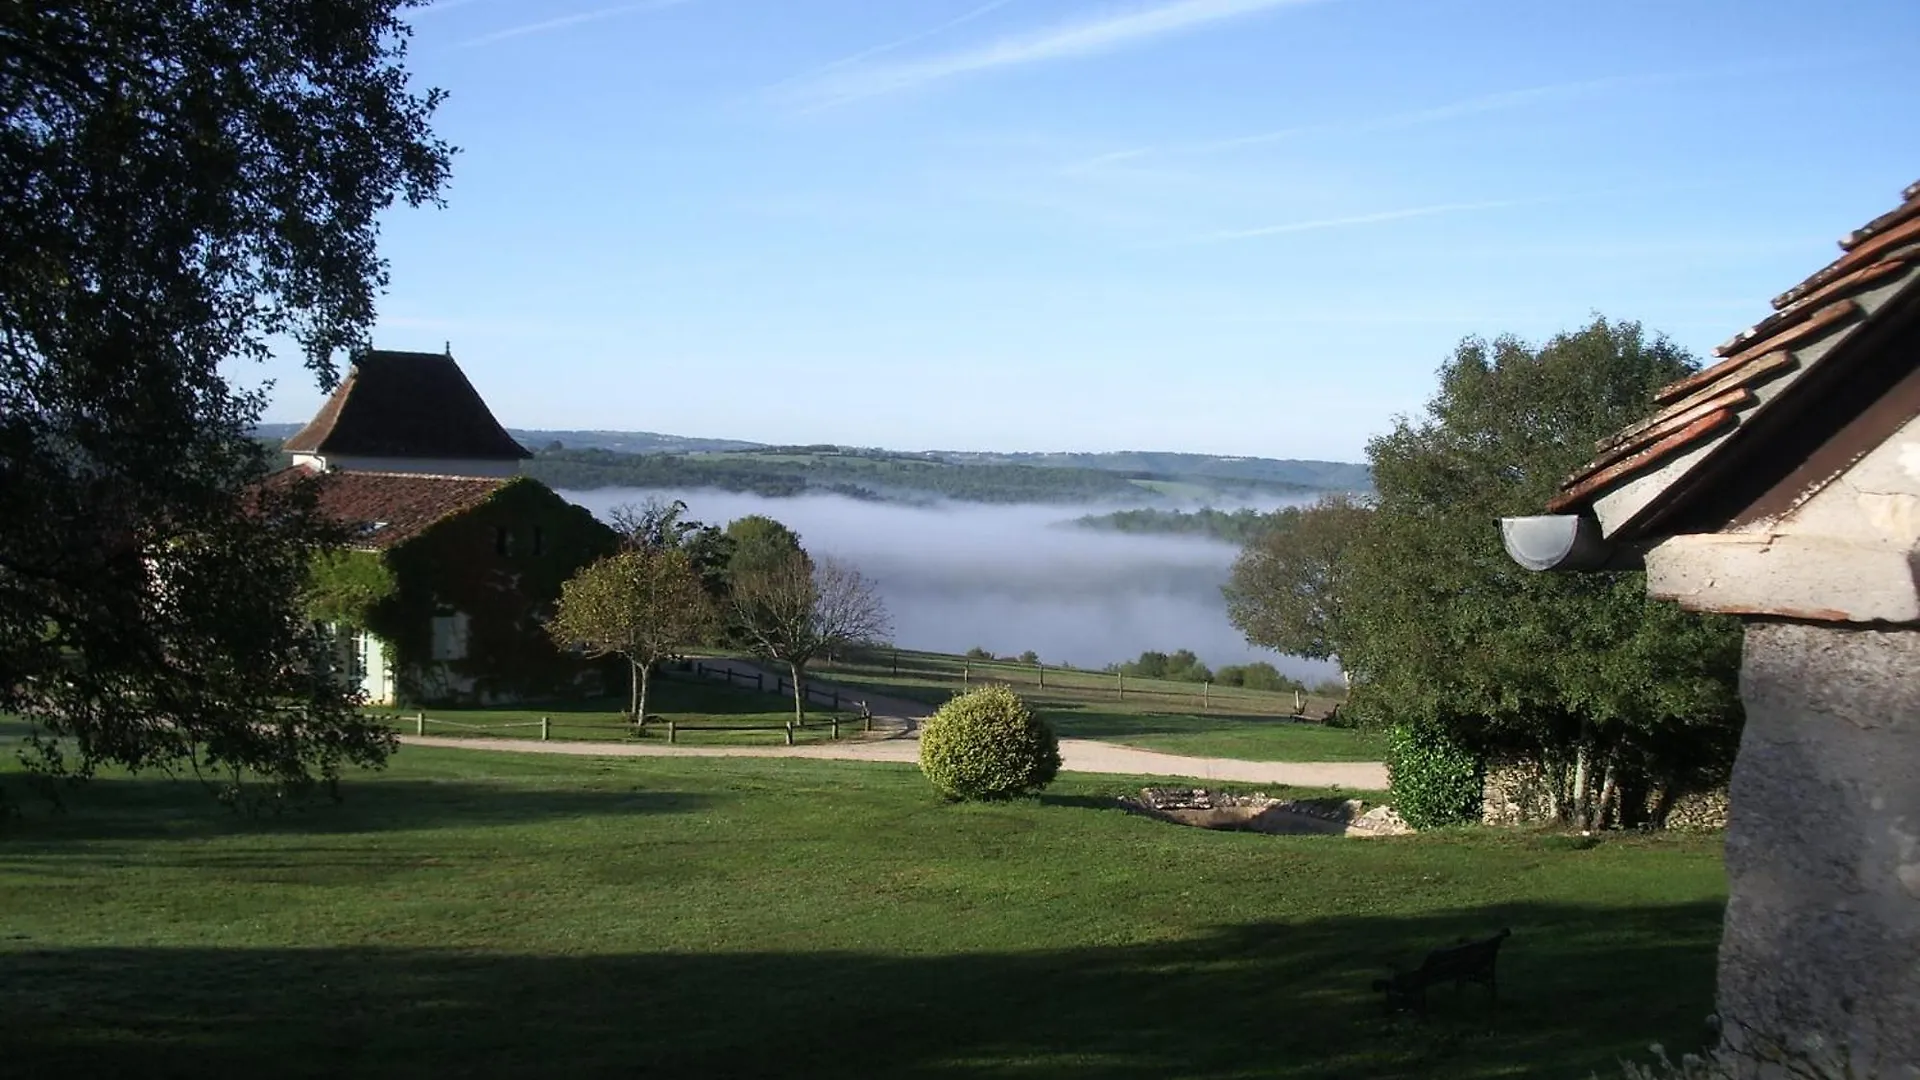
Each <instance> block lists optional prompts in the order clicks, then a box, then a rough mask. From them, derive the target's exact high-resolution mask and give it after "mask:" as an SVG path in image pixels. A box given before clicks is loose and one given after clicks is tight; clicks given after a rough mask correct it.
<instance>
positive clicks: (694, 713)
mask: <svg viewBox="0 0 1920 1080" xmlns="http://www.w3.org/2000/svg"><path fill="white" fill-rule="evenodd" d="M626 706H627V698H626V697H624V696H622V697H618V698H606V699H602V700H599V701H589V702H571V701H570V702H554V703H551V704H546V705H530V706H526V707H517V708H512V709H473V708H464V707H463V708H453V707H441V708H433V707H427V708H414V707H411V706H408V707H403V708H392V709H372V710H369V711H370V712H372V713H374V714H376V715H380V716H387V717H390V718H391V719H392V722H393V725H394V728H395V729H396V730H398V731H401V732H404V733H407V734H412V733H413V732H414V731H415V730H416V729H415V726H414V722H413V716H414V714H415V713H424V714H425V715H426V716H427V717H428V723H427V725H426V733H427V734H428V735H440V736H450V737H476V736H478V737H486V738H499V739H538V738H540V728H539V727H538V724H539V721H540V718H541V717H543V716H544V717H547V718H548V719H549V720H550V721H551V726H550V729H549V730H550V731H551V733H552V737H553V738H555V739H568V740H595V739H606V740H613V741H622V742H626V741H632V740H633V739H635V738H640V737H644V738H646V739H648V740H650V741H651V740H660V741H663V742H664V741H665V740H666V738H667V727H666V723H665V721H673V722H674V723H676V724H696V725H699V726H700V727H701V728H708V729H711V728H718V729H722V730H692V731H684V730H683V731H680V732H678V733H677V736H676V741H677V742H680V743H684V744H686V745H690V746H700V745H715V744H718V745H728V746H735V745H737V746H748V745H755V744H763V743H764V744H767V745H784V744H785V743H786V734H785V731H784V729H783V725H784V724H785V723H786V722H787V721H789V720H792V719H793V699H792V697H790V696H780V697H776V696H774V695H772V694H761V693H755V692H753V691H750V690H745V689H740V688H729V687H728V686H727V685H726V684H724V683H717V682H709V681H704V680H699V679H696V678H694V677H692V676H686V677H679V678H669V677H666V676H662V675H656V676H654V679H653V685H652V687H651V688H650V689H649V690H648V693H647V715H649V716H658V717H660V719H661V721H662V722H659V723H649V724H648V726H647V730H646V732H645V734H644V736H640V735H636V733H635V732H634V730H633V726H632V725H631V724H629V723H627V722H626V720H625V719H623V718H622V716H621V710H622V709H624V708H626ZM835 715H837V716H839V717H840V719H842V720H843V721H844V720H848V719H851V718H852V714H851V713H849V712H846V711H841V712H839V713H835V712H833V711H832V710H829V709H822V708H820V707H818V706H810V707H809V708H808V709H807V721H808V724H809V726H807V727H804V728H801V729H799V730H797V731H795V733H794V741H795V742H823V741H829V740H831V739H832V737H833V735H832V731H831V729H830V728H827V727H815V726H811V725H812V724H813V722H814V721H824V720H826V719H827V718H828V717H830V716H835ZM727 728H737V729H738V730H724V729H727ZM849 733H850V731H849V729H848V728H846V727H842V728H841V734H842V735H846V734H849Z"/></svg>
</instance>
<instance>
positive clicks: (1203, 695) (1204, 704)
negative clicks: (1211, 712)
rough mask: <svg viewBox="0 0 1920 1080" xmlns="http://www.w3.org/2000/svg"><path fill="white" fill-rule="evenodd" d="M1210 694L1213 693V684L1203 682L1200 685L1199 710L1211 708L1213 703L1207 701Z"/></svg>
mask: <svg viewBox="0 0 1920 1080" xmlns="http://www.w3.org/2000/svg"><path fill="white" fill-rule="evenodd" d="M1212 693H1213V684H1212V683H1211V682H1203V683H1201V684H1200V707H1201V708H1203V709H1211V708H1213V703H1212V702H1211V701H1209V700H1208V698H1209V696H1210V695H1211V694H1212Z"/></svg>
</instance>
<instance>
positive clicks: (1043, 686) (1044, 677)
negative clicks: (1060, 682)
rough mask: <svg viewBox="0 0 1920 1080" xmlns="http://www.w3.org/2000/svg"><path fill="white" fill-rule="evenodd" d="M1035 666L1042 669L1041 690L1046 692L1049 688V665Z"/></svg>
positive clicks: (1037, 664)
mask: <svg viewBox="0 0 1920 1080" xmlns="http://www.w3.org/2000/svg"><path fill="white" fill-rule="evenodd" d="M1033 666H1034V667H1036V668H1039V669H1040V689H1042V690H1045V689H1046V688H1047V665H1045V664H1039V663H1036V664H1034V665H1033Z"/></svg>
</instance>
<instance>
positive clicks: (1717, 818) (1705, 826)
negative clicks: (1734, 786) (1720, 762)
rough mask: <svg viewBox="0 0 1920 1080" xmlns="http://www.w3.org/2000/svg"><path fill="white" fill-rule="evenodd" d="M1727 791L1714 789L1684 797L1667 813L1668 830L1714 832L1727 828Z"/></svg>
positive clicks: (1691, 793) (1677, 800)
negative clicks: (1714, 830)
mask: <svg viewBox="0 0 1920 1080" xmlns="http://www.w3.org/2000/svg"><path fill="white" fill-rule="evenodd" d="M1727 805H1728V804H1727V789H1726V788H1724V787H1719V788H1714V789H1712V790H1709V791H1695V792H1690V793H1688V794H1686V795H1682V796H1680V797H1679V798H1677V799H1675V800H1674V801H1673V807H1672V808H1671V809H1669V810H1668V811H1667V828H1669V829H1694V830H1713V829H1724V828H1726V827H1727Z"/></svg>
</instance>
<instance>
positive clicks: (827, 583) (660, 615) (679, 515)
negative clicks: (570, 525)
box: [547, 499, 891, 729]
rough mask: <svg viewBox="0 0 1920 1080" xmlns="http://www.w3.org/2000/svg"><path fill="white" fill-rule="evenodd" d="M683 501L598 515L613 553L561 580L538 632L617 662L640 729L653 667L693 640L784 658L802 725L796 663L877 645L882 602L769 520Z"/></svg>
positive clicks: (883, 619) (861, 581)
mask: <svg viewBox="0 0 1920 1080" xmlns="http://www.w3.org/2000/svg"><path fill="white" fill-rule="evenodd" d="M686 509H687V505H686V504H685V503H683V502H679V501H675V502H672V503H666V502H662V501H660V500H657V499H655V500H649V501H648V502H646V503H643V504H640V505H635V506H623V507H619V508H616V509H615V510H614V511H613V512H612V513H611V514H610V515H609V516H610V518H611V520H612V524H613V526H614V528H615V530H616V531H617V532H618V533H619V534H620V549H619V550H618V551H616V552H615V553H614V554H612V555H609V556H607V557H606V558H603V559H600V560H598V561H596V562H594V563H591V564H589V565H587V566H585V567H582V568H581V569H580V571H579V572H578V573H576V574H575V575H574V576H573V577H572V578H571V579H570V580H568V581H567V582H566V583H565V584H564V585H562V586H561V593H560V601H559V603H558V604H557V605H556V610H555V613H554V616H553V618H552V619H551V620H550V621H549V622H548V624H547V629H548V632H549V633H550V634H551V635H552V637H553V639H554V641H555V642H557V643H558V644H559V645H561V647H563V648H576V649H579V650H580V651H581V652H582V653H584V654H586V655H588V656H619V657H622V658H623V659H625V660H626V662H627V665H628V668H629V670H630V672H631V679H630V693H629V710H630V712H631V714H632V716H633V721H634V724H635V725H636V726H638V727H640V728H642V729H644V728H645V727H646V723H647V691H648V688H649V684H650V682H651V679H652V674H653V671H654V669H655V668H656V667H658V666H659V665H660V664H661V663H662V662H663V661H666V660H669V659H674V658H677V657H680V656H683V655H685V653H686V652H687V651H688V650H690V649H693V648H697V647H700V646H724V647H728V648H738V649H744V650H746V651H748V652H750V653H752V654H753V655H754V656H757V657H759V658H760V659H762V660H766V661H768V662H770V663H777V664H780V665H783V666H785V667H786V668H787V670H788V672H789V673H790V674H791V676H792V681H793V711H794V719H795V721H796V722H800V721H804V720H805V719H806V702H807V697H806V671H807V667H808V665H809V664H811V663H812V662H813V661H814V659H815V658H817V657H819V656H821V655H823V654H825V653H828V652H831V651H832V650H835V649H844V648H852V647H857V646H862V645H875V644H879V643H881V642H882V641H884V640H885V638H886V637H887V635H888V633H889V632H890V629H891V626H890V622H889V619H888V616H887V611H886V607H885V605H883V604H882V603H881V601H880V598H879V596H878V595H877V594H876V593H875V592H874V590H873V586H872V584H871V583H870V582H869V581H867V579H866V578H864V577H862V576H861V575H860V573H859V571H857V570H855V569H854V568H853V567H851V566H849V565H847V564H845V563H842V562H839V561H837V560H834V559H829V558H824V557H819V558H816V557H815V556H813V555H810V554H809V553H808V552H807V550H806V548H805V547H804V546H802V545H801V543H800V537H799V536H798V534H796V533H795V532H794V531H793V530H792V529H790V528H788V527H787V526H785V525H783V524H781V523H780V522H778V521H775V520H774V519H772V518H770V517H766V516H764V515H760V514H752V515H748V516H746V517H743V518H738V519H736V520H734V521H732V522H730V523H729V524H728V525H727V526H726V527H725V528H720V527H719V526H715V525H708V524H705V523H704V522H700V521H695V520H692V519H689V518H686V517H685V516H684V515H685V513H686Z"/></svg>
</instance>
